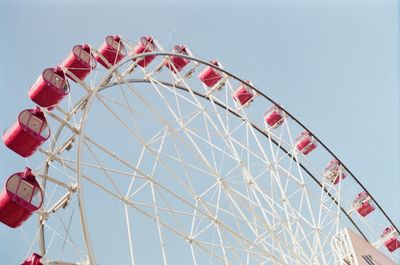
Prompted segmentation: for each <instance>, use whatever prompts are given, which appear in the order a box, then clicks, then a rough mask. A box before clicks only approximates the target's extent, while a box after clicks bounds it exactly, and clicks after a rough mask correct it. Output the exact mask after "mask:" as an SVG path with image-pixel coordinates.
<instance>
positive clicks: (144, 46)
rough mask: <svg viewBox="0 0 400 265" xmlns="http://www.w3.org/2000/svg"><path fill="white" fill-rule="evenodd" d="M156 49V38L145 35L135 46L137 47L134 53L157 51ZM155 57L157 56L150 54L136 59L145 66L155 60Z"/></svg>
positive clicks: (141, 65)
mask: <svg viewBox="0 0 400 265" xmlns="http://www.w3.org/2000/svg"><path fill="white" fill-rule="evenodd" d="M156 50H157V47H156V45H155V43H154V39H153V38H152V37H150V36H145V37H141V38H140V40H139V43H138V44H137V45H136V46H135V48H133V53H134V54H141V53H147V52H155V51H156ZM154 58H156V56H155V55H148V56H144V57H138V58H137V59H136V60H135V61H136V62H137V64H138V65H139V66H140V67H142V68H145V67H147V66H148V65H149V64H150V63H151V62H152V61H153V60H154Z"/></svg>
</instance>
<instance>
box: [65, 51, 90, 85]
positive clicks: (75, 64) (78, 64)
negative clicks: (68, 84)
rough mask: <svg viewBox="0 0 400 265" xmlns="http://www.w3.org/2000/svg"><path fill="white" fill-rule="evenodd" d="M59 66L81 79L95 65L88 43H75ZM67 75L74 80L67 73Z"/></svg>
mask: <svg viewBox="0 0 400 265" xmlns="http://www.w3.org/2000/svg"><path fill="white" fill-rule="evenodd" d="M60 66H62V67H64V68H66V69H68V71H70V72H71V73H73V74H74V75H75V76H76V77H77V78H79V79H80V80H83V79H85V77H86V76H87V75H88V74H89V73H90V72H91V71H92V70H93V69H94V68H95V67H96V59H95V58H94V56H93V55H92V53H91V51H90V46H89V45H87V44H83V45H75V46H74V47H73V48H72V51H71V53H70V54H69V55H68V57H67V58H65V59H64V61H63V62H62V63H61V65H60ZM67 76H68V77H69V78H71V79H72V80H73V81H75V80H74V79H73V78H72V77H71V76H70V75H69V74H68V73H67Z"/></svg>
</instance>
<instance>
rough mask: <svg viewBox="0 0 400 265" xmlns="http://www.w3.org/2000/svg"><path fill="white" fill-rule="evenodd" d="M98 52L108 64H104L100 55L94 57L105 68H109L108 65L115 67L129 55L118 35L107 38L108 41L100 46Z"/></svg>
mask: <svg viewBox="0 0 400 265" xmlns="http://www.w3.org/2000/svg"><path fill="white" fill-rule="evenodd" d="M98 51H99V53H100V54H101V55H103V57H104V58H105V59H106V60H107V62H104V61H103V59H102V58H101V57H100V56H99V55H98V54H95V55H94V57H95V59H96V61H97V62H99V63H100V64H101V65H102V66H104V67H105V68H109V67H108V65H107V63H108V64H110V65H115V64H117V63H118V62H119V61H121V60H122V59H123V58H124V57H125V56H126V55H127V52H126V49H125V46H124V44H123V43H122V41H121V37H120V36H118V35H115V36H107V37H106V40H105V41H104V43H103V44H102V45H101V46H100V48H99V49H98Z"/></svg>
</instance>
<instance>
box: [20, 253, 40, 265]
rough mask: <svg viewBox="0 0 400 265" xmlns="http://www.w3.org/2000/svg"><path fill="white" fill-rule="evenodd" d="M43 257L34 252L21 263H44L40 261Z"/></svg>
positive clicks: (35, 264)
mask: <svg viewBox="0 0 400 265" xmlns="http://www.w3.org/2000/svg"><path fill="white" fill-rule="evenodd" d="M41 259H42V256H40V255H39V254H37V253H33V254H32V255H31V256H30V257H29V258H27V259H26V260H24V262H23V263H21V265H43V263H41V262H40V260H41Z"/></svg>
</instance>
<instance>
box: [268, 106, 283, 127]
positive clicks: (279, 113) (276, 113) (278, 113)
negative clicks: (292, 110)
mask: <svg viewBox="0 0 400 265" xmlns="http://www.w3.org/2000/svg"><path fill="white" fill-rule="evenodd" d="M284 120H285V116H284V112H283V110H282V109H281V108H280V107H279V106H277V105H272V106H271V107H270V108H269V109H268V110H267V112H265V114H264V121H265V124H266V125H267V126H269V127H271V128H273V129H275V128H278V127H279V126H280V125H281V124H282V123H283V122H284Z"/></svg>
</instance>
